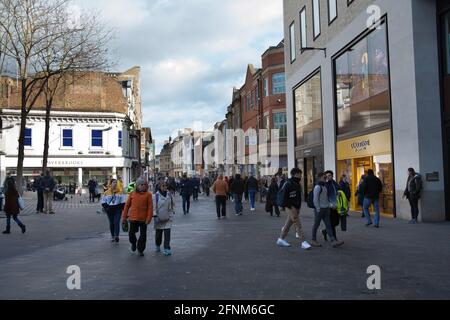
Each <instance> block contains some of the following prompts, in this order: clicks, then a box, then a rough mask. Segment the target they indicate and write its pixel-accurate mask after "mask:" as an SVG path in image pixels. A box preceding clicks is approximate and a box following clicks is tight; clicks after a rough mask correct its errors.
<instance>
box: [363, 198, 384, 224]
mask: <svg viewBox="0 0 450 320" xmlns="http://www.w3.org/2000/svg"><path fill="white" fill-rule="evenodd" d="M372 204H373V206H374V207H375V225H376V226H378V225H379V224H380V206H379V204H378V199H377V200H372V199H369V198H364V205H363V207H364V215H365V216H366V218H367V223H372V219H371V218H370V212H369V207H370V206H371V205H372Z"/></svg>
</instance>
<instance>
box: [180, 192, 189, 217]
mask: <svg viewBox="0 0 450 320" xmlns="http://www.w3.org/2000/svg"><path fill="white" fill-rule="evenodd" d="M182 197H183V213H184V214H186V213H189V209H190V208H191V195H190V194H183V195H182Z"/></svg>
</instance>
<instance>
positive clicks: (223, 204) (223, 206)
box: [212, 175, 228, 220]
mask: <svg viewBox="0 0 450 320" xmlns="http://www.w3.org/2000/svg"><path fill="white" fill-rule="evenodd" d="M212 189H213V191H214V193H215V194H216V211H217V218H218V219H219V220H220V219H221V214H222V218H223V219H226V218H227V194H228V183H227V182H225V181H224V180H223V175H220V176H219V178H218V179H217V181H216V182H215V183H214V185H213V187H212Z"/></svg>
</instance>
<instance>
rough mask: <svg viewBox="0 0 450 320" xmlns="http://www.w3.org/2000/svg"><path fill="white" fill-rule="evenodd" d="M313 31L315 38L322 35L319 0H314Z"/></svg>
mask: <svg viewBox="0 0 450 320" xmlns="http://www.w3.org/2000/svg"><path fill="white" fill-rule="evenodd" d="M312 5H313V31H314V39H316V38H317V37H318V36H320V4H319V0H313V2H312Z"/></svg>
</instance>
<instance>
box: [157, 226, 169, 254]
mask: <svg viewBox="0 0 450 320" xmlns="http://www.w3.org/2000/svg"><path fill="white" fill-rule="evenodd" d="M170 231H171V229H164V230H163V229H156V234H155V244H156V246H157V247H160V246H161V244H162V238H163V233H164V249H166V250H170Z"/></svg>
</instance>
